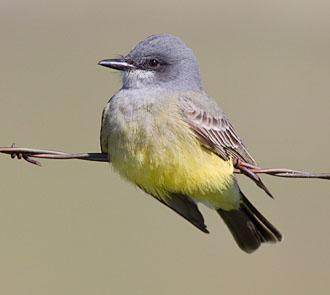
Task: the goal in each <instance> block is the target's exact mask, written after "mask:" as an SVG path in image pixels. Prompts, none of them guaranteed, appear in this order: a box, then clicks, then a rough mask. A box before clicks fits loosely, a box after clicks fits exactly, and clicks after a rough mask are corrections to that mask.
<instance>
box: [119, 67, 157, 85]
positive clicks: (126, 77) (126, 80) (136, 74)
mask: <svg viewBox="0 0 330 295" xmlns="http://www.w3.org/2000/svg"><path fill="white" fill-rule="evenodd" d="M120 74H121V77H122V80H123V86H124V87H125V88H143V87H145V86H151V85H153V84H154V83H153V82H154V81H155V73H154V72H153V71H144V70H133V71H127V72H126V71H121V72H120Z"/></svg>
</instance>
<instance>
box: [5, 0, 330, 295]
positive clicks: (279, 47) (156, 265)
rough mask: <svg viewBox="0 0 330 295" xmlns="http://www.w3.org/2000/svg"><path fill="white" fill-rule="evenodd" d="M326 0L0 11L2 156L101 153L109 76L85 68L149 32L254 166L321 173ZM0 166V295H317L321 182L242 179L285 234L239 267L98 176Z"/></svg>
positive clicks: (216, 233) (80, 166) (66, 168)
mask: <svg viewBox="0 0 330 295" xmlns="http://www.w3.org/2000/svg"><path fill="white" fill-rule="evenodd" d="M329 11H330V2H328V1H318V0H316V1H298V0H297V1H243V0H241V1H186V2H185V4H183V3H181V2H179V1H173V0H170V1H158V2H156V1H146V0H141V1H131V2H129V1H107V0H97V1H74V0H66V1H37V0H30V1H23V0H18V1H12V0H2V1H1V4H0V43H1V49H0V50H1V51H0V52H1V54H0V66H1V70H0V101H1V108H0V146H9V145H10V144H11V143H12V142H16V144H17V145H18V146H25V147H35V148H48V149H56V150H63V151H67V152H87V151H99V143H98V141H99V128H100V116H101V111H102V108H103V106H104V105H105V103H106V101H107V100H108V99H109V98H110V97H111V95H112V94H113V93H114V92H115V91H116V90H117V89H118V88H119V87H120V78H119V75H118V74H114V73H113V72H111V71H110V70H108V69H105V68H102V67H99V66H97V62H98V61H99V60H100V59H104V58H111V57H116V56H118V54H125V53H127V52H128V51H129V50H130V49H131V47H132V46H133V45H135V44H136V43H137V42H138V41H140V40H142V39H144V38H145V37H147V36H148V35H150V34H152V33H161V32H167V33H172V34H174V35H177V36H179V37H180V38H182V40H183V41H184V42H185V43H186V44H187V45H188V46H189V47H190V48H192V49H193V51H194V53H195V55H196V56H197V59H198V60H199V64H200V68H201V74H202V79H203V82H204V87H205V89H206V91H207V92H208V93H209V94H210V95H212V96H213V97H214V98H215V99H216V100H217V101H218V102H219V104H220V105H221V106H222V108H223V109H224V110H225V112H226V114H227V115H228V117H229V118H230V120H231V122H232V123H233V125H234V126H235V128H236V130H237V132H238V134H239V135H240V136H241V138H242V139H243V140H244V142H245V144H246V145H247V147H248V148H249V150H250V152H251V153H252V154H253V155H254V157H255V158H256V160H257V161H258V163H259V164H260V165H262V166H264V167H283V166H284V167H291V168H297V169H305V170H310V171H323V172H326V171H328V172H329V170H330V157H329V154H330V131H329V125H330V116H329V111H330V18H329ZM42 163H43V166H44V167H43V168H39V167H34V166H32V165H29V164H27V163H25V162H22V161H17V160H16V161H13V160H11V159H10V158H9V157H7V156H4V155H0V167H1V169H0V182H1V195H0V294H4V295H11V294H19V295H21V294H24V295H25V294H31V295H32V294H33V295H38V294H48V295H49V294H62V295H64V294H70V295H71V294H83V295H84V294H137V295H138V294H141V295H142V294H143V295H145V294H329V292H330V280H329V275H330V229H329V227H330V214H329V209H330V182H328V181H320V180H319V181H318V180H287V179H280V178H272V177H267V176H266V177H263V179H264V181H265V183H266V184H267V185H268V186H269V187H270V189H271V191H272V192H273V194H274V195H275V196H276V199H275V201H272V200H270V199H269V198H268V197H267V196H266V195H265V194H264V193H263V192H262V191H261V190H259V189H258V188H257V187H256V186H255V185H254V184H253V183H252V182H250V181H249V180H247V179H245V178H242V177H240V178H239V181H240V183H241V186H242V189H243V190H244V192H245V194H246V195H247V196H249V198H250V200H251V201H253V203H254V204H255V205H256V207H257V208H258V209H260V211H262V212H263V213H264V214H265V215H266V216H267V217H268V218H269V219H270V220H271V221H272V222H273V223H274V224H275V225H276V226H277V227H278V228H279V229H280V230H281V231H282V233H283V234H284V236H285V239H284V242H283V243H281V244H280V245H278V246H264V247H262V248H261V249H260V250H259V251H257V252H256V253H254V254H253V255H246V254H245V253H243V252H241V251H240V250H239V249H238V248H237V246H236V245H235V243H234V241H233V239H232V237H231V236H230V234H229V232H228V230H227V229H226V228H225V225H224V224H223V222H222V221H221V220H220V219H219V218H218V216H217V214H216V213H215V212H213V211H211V210H208V209H207V208H204V207H203V208H202V211H203V213H204V214H205V218H206V222H207V225H208V228H209V230H210V231H211V234H210V235H204V234H202V233H201V232H199V231H198V230H196V229H195V228H194V227H192V226H191V225H190V224H188V223H187V222H186V221H184V220H183V219H181V218H180V217H179V216H177V215H176V214H174V213H172V212H171V211H170V210H168V209H167V208H165V207H164V206H162V205H161V204H159V203H158V202H156V201H154V200H152V199H151V198H150V197H148V196H147V195H145V194H144V193H142V192H140V191H139V190H137V189H135V188H134V187H133V186H132V185H130V184H128V183H126V182H124V181H123V180H121V179H120V178H119V177H118V176H117V175H115V174H114V173H113V171H112V169H111V168H110V167H108V165H107V164H101V163H99V164H97V163H88V162H80V161H50V160H44V161H42Z"/></svg>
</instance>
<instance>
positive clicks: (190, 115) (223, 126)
mask: <svg viewBox="0 0 330 295" xmlns="http://www.w3.org/2000/svg"><path fill="white" fill-rule="evenodd" d="M204 99H205V100H204V102H201V100H199V101H198V102H197V103H196V102H195V101H193V100H192V99H191V98H190V97H189V96H182V97H181V98H180V99H179V110H180V112H181V115H182V118H183V120H184V121H185V122H186V123H187V124H188V125H189V127H190V128H191V130H193V131H194V133H195V134H196V136H197V137H198V139H199V140H200V141H201V143H202V144H203V145H204V146H206V147H207V148H209V149H211V150H212V151H213V152H214V153H216V154H218V155H219V156H220V157H222V158H223V159H224V160H229V158H230V157H231V158H238V159H240V160H242V161H244V162H247V163H250V164H255V161H254V159H253V158H252V156H251V155H250V154H249V152H248V151H247V149H246V147H245V146H244V144H243V142H242V141H241V139H240V138H239V137H238V136H237V134H236V132H235V130H234V128H233V126H232V125H231V124H230V123H229V121H228V119H227V118H226V116H225V115H224V113H223V112H222V111H221V109H220V108H219V107H218V106H217V105H216V103H215V102H214V101H213V100H212V99H211V98H210V97H208V96H206V95H204ZM203 104H205V107H203Z"/></svg>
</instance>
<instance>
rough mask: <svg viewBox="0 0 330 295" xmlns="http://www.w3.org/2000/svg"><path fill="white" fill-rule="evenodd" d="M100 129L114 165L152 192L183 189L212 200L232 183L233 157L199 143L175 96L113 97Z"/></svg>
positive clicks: (179, 190)
mask: <svg viewBox="0 0 330 295" xmlns="http://www.w3.org/2000/svg"><path fill="white" fill-rule="evenodd" d="M102 129H103V130H102V137H105V136H107V147H108V153H109V154H110V157H111V161H112V164H113V166H114V168H115V169H116V170H117V171H118V172H119V174H120V175H121V176H123V177H124V178H126V179H128V180H130V181H131V182H133V183H135V184H137V185H139V186H140V187H141V188H143V189H144V190H145V191H147V192H149V193H150V194H152V195H157V196H160V197H162V196H166V192H168V191H169V192H182V193H185V194H187V195H190V196H192V197H195V198H196V200H200V201H203V202H209V201H210V200H211V199H212V198H213V197H210V196H211V195H212V196H213V195H214V194H215V195H216V194H219V193H221V192H225V191H228V189H229V188H231V187H232V186H233V184H234V178H233V175H232V172H233V167H232V164H231V162H227V161H224V160H222V159H221V158H219V157H218V156H217V155H215V154H214V153H212V152H211V151H208V150H206V149H204V148H203V147H202V146H201V145H200V143H199V142H198V140H197V139H196V137H195V135H194V134H193V133H192V131H191V130H190V128H189V126H188V125H187V124H186V123H185V122H184V121H183V120H182V119H181V117H180V114H179V112H178V110H177V106H176V103H175V101H174V102H171V101H170V100H167V101H164V102H162V101H157V102H152V101H151V102H150V101H146V102H145V103H141V102H137V103H136V102H132V101H130V103H129V104H125V103H123V101H112V100H111V101H110V105H109V107H108V110H106V113H105V117H104V123H103V128H102ZM209 199H210V200H209ZM213 199H214V198H213Z"/></svg>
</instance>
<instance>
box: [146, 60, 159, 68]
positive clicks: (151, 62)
mask: <svg viewBox="0 0 330 295" xmlns="http://www.w3.org/2000/svg"><path fill="white" fill-rule="evenodd" d="M148 64H149V67H151V68H157V67H158V66H159V61H158V60H157V59H154V58H153V59H150V60H149V62H148Z"/></svg>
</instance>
